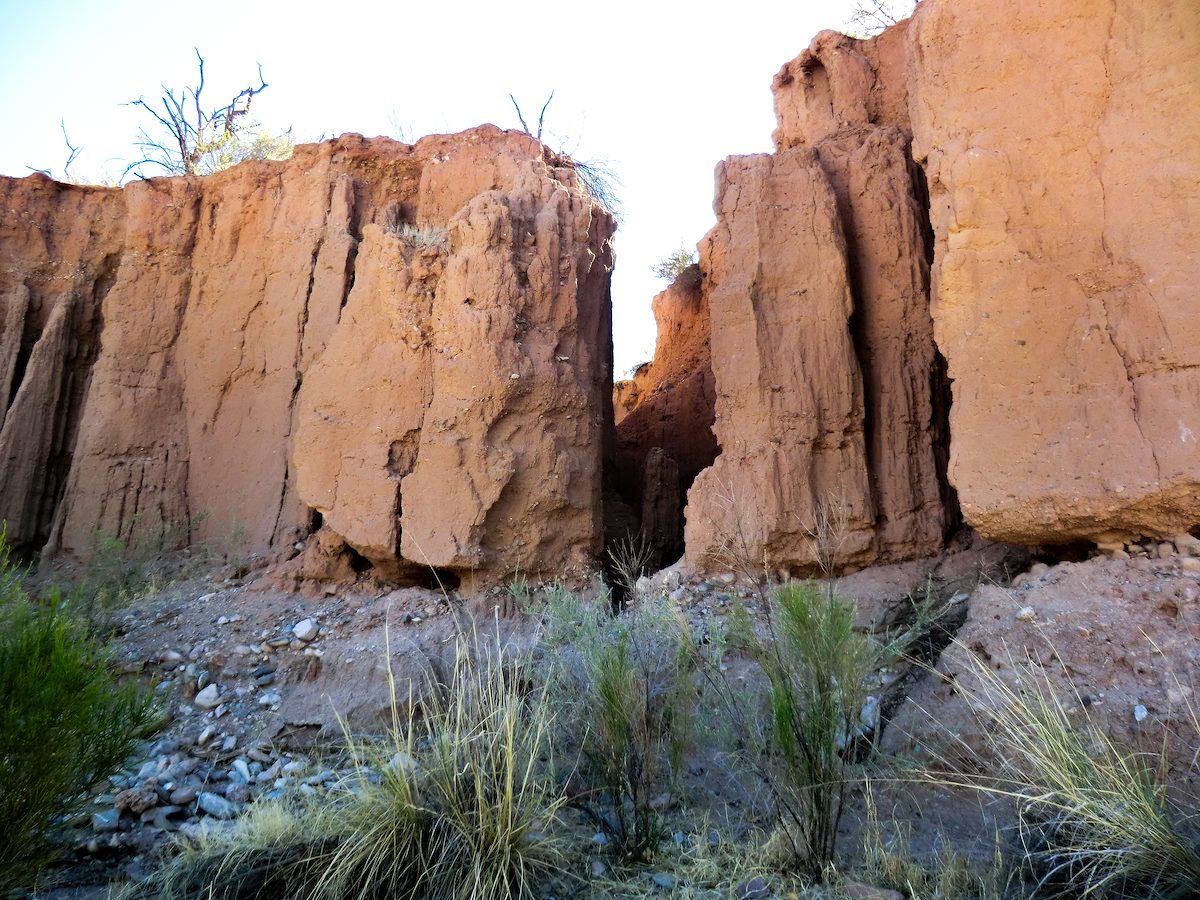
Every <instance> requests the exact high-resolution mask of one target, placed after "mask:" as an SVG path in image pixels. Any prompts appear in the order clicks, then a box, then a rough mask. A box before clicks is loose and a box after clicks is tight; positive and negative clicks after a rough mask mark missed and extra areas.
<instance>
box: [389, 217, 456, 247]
mask: <svg viewBox="0 0 1200 900" xmlns="http://www.w3.org/2000/svg"><path fill="white" fill-rule="evenodd" d="M393 231H394V232H395V234H397V235H398V236H400V237H401V238H404V239H405V240H406V241H408V242H409V243H411V244H412V245H413V246H414V247H417V248H418V249H425V248H427V247H441V246H443V245H444V244H445V243H446V241H447V240H448V239H449V231H447V230H446V229H445V228H440V227H437V226H433V225H428V226H420V225H413V224H411V223H409V222H401V223H399V224H398V225H396V226H395V228H394V229H393Z"/></svg>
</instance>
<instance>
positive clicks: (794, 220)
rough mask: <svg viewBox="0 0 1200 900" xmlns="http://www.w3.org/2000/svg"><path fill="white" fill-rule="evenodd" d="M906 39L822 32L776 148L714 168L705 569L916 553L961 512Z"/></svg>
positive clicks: (781, 113) (702, 483)
mask: <svg viewBox="0 0 1200 900" xmlns="http://www.w3.org/2000/svg"><path fill="white" fill-rule="evenodd" d="M905 47H906V44H905V42H904V29H903V28H902V27H901V28H898V29H894V30H893V31H891V32H888V33H886V34H885V36H883V37H881V38H880V39H877V40H875V41H858V40H854V39H853V38H848V37H846V36H845V35H841V34H837V33H835V32H822V33H821V34H820V35H818V36H817V37H816V38H815V39H814V40H813V42H812V44H811V45H810V47H809V48H808V49H807V50H806V51H805V52H804V53H802V54H801V55H800V56H799V57H797V58H796V59H795V60H793V61H792V62H790V63H788V64H787V65H786V66H784V67H783V69H782V70H781V71H780V73H779V74H778V75H777V76H776V78H775V82H774V91H775V104H776V113H777V118H778V121H779V127H778V128H777V129H776V131H775V135H774V137H775V142H776V147H777V149H776V152H775V153H774V154H771V155H762V156H755V157H734V158H731V159H729V160H726V161H725V162H724V163H723V164H722V165H721V166H720V167H718V170H717V201H716V211H717V218H718V224H717V226H716V228H715V229H714V230H713V231H712V232H710V234H709V235H708V237H706V238H705V240H704V242H703V243H702V245H701V268H702V269H703V271H704V276H705V281H704V290H705V292H706V294H707V296H708V300H709V306H710V309H711V311H712V331H713V372H714V375H715V380H716V389H717V420H716V427H715V431H716V436H717V441H718V443H719V444H720V447H721V455H720V456H719V457H718V459H717V461H716V463H715V465H714V466H713V467H712V469H710V470H709V471H706V472H704V473H703V474H702V475H701V476H700V478H699V479H697V481H696V484H695V485H694V486H693V488H692V491H691V493H690V494H689V496H688V511H687V521H688V524H687V552H688V557H689V560H690V561H691V563H692V564H693V565H694V566H697V567H706V566H711V565H716V564H720V563H721V562H722V561H723V560H726V558H727V557H728V556H729V555H730V552H731V550H732V549H733V548H737V550H736V554H737V555H742V556H747V557H749V558H751V559H753V560H757V561H761V560H762V559H764V558H765V559H766V560H767V561H768V562H769V564H770V565H771V566H773V567H776V568H780V569H785V570H788V571H811V570H812V569H813V568H815V567H817V566H821V565H829V564H830V563H832V564H834V565H837V566H842V565H865V564H868V563H872V562H879V561H888V560H895V559H904V558H909V557H913V556H919V555H923V554H929V553H933V552H936V551H937V550H938V549H939V548H940V547H941V546H942V542H943V540H944V537H945V534H946V531H947V529H948V527H949V526H950V525H951V524H952V523H953V521H954V520H955V513H956V510H955V505H954V500H953V496H952V494H951V492H950V491H949V490H948V488H947V485H946V482H945V479H944V475H943V468H944V464H940V463H942V460H943V459H944V454H942V455H941V456H940V455H939V454H940V448H941V447H942V446H943V445H944V438H945V428H944V424H943V423H944V409H945V402H944V394H945V382H944V380H943V378H942V377H941V375H942V370H941V367H940V360H939V358H938V354H937V349H936V347H935V345H934V341H933V324H932V321H931V319H930V315H929V250H930V248H929V233H928V219H927V216H926V208H925V196H924V185H923V181H922V178H921V175H920V172H919V171H918V170H917V169H916V168H915V166H914V165H913V164H912V161H911V157H910V154H909V146H910V136H909V132H908V130H907V129H908V117H907V94H906V82H905V80H904V79H903V77H902V76H903V72H904V71H905V66H906V63H905ZM897 76H900V77H899V78H897ZM831 513H832V514H833V517H834V519H835V521H834V522H833V523H832V524H834V525H835V526H836V530H837V531H838V532H839V535H838V536H837V537H836V539H835V543H836V546H833V545H831V544H829V542H828V541H826V542H825V543H826V545H825V546H823V547H822V546H820V544H821V541H819V540H817V535H818V533H819V532H822V531H823V530H824V529H825V526H826V525H829V524H831V523H830V521H829V516H830V514H831ZM725 564H726V565H728V564H729V562H728V561H725Z"/></svg>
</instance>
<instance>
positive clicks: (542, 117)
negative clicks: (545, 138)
mask: <svg viewBox="0 0 1200 900" xmlns="http://www.w3.org/2000/svg"><path fill="white" fill-rule="evenodd" d="M553 99H554V91H551V92H550V96H549V97H547V98H546V102H545V103H543V104H542V111H541V112H540V113H538V133H537V139H538V140H539V141H540V140H541V139H542V122H543V121H544V120H545V118H546V107H547V106H549V105H550V101H551V100H553Z"/></svg>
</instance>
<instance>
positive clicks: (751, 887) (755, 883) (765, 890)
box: [734, 877, 771, 900]
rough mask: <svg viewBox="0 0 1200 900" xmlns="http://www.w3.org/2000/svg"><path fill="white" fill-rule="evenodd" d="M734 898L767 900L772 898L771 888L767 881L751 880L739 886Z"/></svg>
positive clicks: (759, 878)
mask: <svg viewBox="0 0 1200 900" xmlns="http://www.w3.org/2000/svg"><path fill="white" fill-rule="evenodd" d="M734 896H735V897H736V898H737V900H766V898H767V897H770V896H771V888H770V887H769V886H768V885H767V879H765V878H762V877H758V878H751V879H750V880H749V881H744V882H742V883H741V884H740V885H738V889H737V891H736V892H735V893H734Z"/></svg>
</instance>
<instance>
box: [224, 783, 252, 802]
mask: <svg viewBox="0 0 1200 900" xmlns="http://www.w3.org/2000/svg"><path fill="white" fill-rule="evenodd" d="M225 799H226V800H228V801H229V802H230V803H238V804H242V803H247V802H249V800H250V785H248V784H239V783H236V782H235V783H234V784H230V785H227V786H226V788H225Z"/></svg>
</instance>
